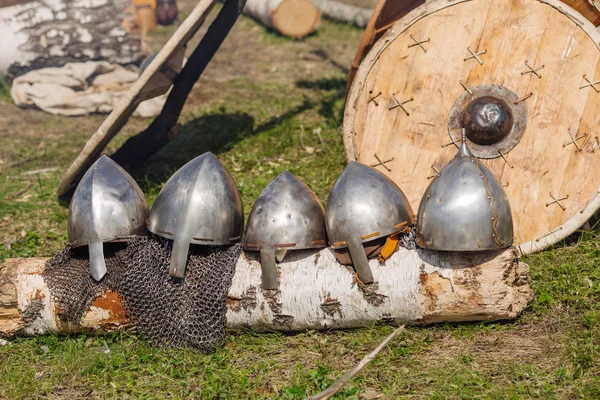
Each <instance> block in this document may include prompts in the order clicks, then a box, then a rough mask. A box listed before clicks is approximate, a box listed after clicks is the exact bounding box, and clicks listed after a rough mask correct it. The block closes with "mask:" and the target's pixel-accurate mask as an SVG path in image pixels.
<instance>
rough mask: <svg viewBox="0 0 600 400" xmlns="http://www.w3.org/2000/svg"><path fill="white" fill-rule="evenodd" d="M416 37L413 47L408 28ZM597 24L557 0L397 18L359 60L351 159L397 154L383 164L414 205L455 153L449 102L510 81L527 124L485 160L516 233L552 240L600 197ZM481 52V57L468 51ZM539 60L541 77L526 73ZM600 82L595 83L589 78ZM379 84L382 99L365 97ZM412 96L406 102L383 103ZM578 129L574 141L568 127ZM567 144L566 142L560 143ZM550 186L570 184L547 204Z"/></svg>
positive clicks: (524, 243)
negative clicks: (510, 144) (509, 145)
mask: <svg viewBox="0 0 600 400" xmlns="http://www.w3.org/2000/svg"><path fill="white" fill-rule="evenodd" d="M411 36H412V38H414V39H416V40H419V41H420V40H427V39H429V42H428V43H424V44H423V45H424V46H425V48H426V50H427V51H426V52H425V51H423V50H422V49H421V48H420V47H419V46H412V47H409V46H410V45H411V44H414V43H415V40H413V39H412V38H411ZM599 46H600V35H599V34H598V31H597V30H596V28H595V27H594V26H593V25H592V24H591V23H590V22H589V21H587V20H586V19H585V18H583V17H582V16H581V15H580V14H578V13H577V12H576V11H574V10H572V9H571V8H569V7H568V6H566V5H565V4H564V3H562V2H560V1H558V0H454V1H439V0H435V1H432V2H428V3H427V4H425V5H423V6H421V7H419V8H417V9H415V10H413V11H412V12H411V13H409V14H408V15H406V16H405V17H404V18H402V19H400V20H399V21H398V22H397V23H396V24H395V25H394V26H393V27H392V28H390V29H389V30H388V32H387V33H386V34H385V35H384V36H383V37H382V38H381V39H380V41H378V42H377V44H376V45H375V46H374V47H373V49H372V51H371V52H370V53H369V54H368V56H367V57H366V58H365V60H364V61H363V63H362V64H361V67H360V68H359V70H358V73H357V76H356V79H355V82H354V84H353V86H352V89H351V92H350V94H349V97H348V102H347V105H346V112H345V118H344V143H345V148H346V155H347V158H348V159H349V160H357V161H360V162H363V163H365V164H368V165H374V164H376V163H377V161H376V159H375V154H377V155H378V156H379V157H380V158H385V159H390V158H394V161H393V162H391V163H388V164H387V165H388V166H389V167H390V168H391V169H392V171H391V173H390V172H388V171H386V170H382V172H384V173H386V174H388V176H390V177H391V178H392V179H393V180H394V181H395V182H396V183H398V185H399V186H400V187H401V188H402V189H403V190H404V192H405V193H406V195H407V196H408V198H409V200H410V202H411V205H412V207H413V208H414V209H415V210H416V209H418V206H419V202H420V200H421V196H422V194H423V193H424V191H425V189H426V188H427V186H428V184H429V180H428V179H427V177H428V176H431V175H432V173H434V170H433V168H432V166H433V167H435V168H436V169H438V170H439V169H440V168H442V167H443V166H444V165H445V164H446V163H447V162H448V161H449V160H450V159H451V158H452V157H453V155H454V154H455V152H456V147H455V146H454V145H449V146H446V147H442V146H443V145H444V144H447V143H450V142H451V139H450V136H449V133H448V128H447V125H448V114H449V111H450V109H451V107H452V105H453V104H454V102H455V101H456V99H457V98H458V97H459V96H460V95H461V94H462V93H464V89H463V87H462V86H461V85H460V83H459V80H460V81H462V82H464V83H465V84H466V85H467V87H472V86H479V85H484V84H497V85H502V86H505V87H506V88H508V89H510V90H512V91H513V92H515V93H516V94H517V95H519V96H525V95H527V94H529V93H532V94H533V95H532V96H531V97H530V98H529V99H528V100H525V105H526V107H527V112H528V122H527V128H526V131H525V134H524V136H523V138H522V139H521V141H520V143H519V144H518V145H517V146H516V147H515V148H513V149H512V150H511V151H510V152H509V153H508V155H507V158H508V160H509V162H510V163H511V165H512V166H513V168H511V167H510V166H508V164H507V163H506V162H505V161H504V160H503V159H502V158H496V159H491V160H483V161H484V163H485V164H486V166H488V167H489V168H490V169H491V171H492V172H493V173H494V174H495V176H496V177H497V178H498V180H499V181H500V182H501V184H503V185H505V184H508V186H507V187H505V190H506V193H507V195H508V198H509V200H510V202H511V207H512V212H513V219H514V222H515V235H516V243H517V244H519V245H520V249H521V251H522V252H525V253H529V252H533V251H537V250H540V249H542V248H545V247H546V246H548V245H550V244H553V243H556V242H557V241H558V240H561V239H562V238H564V237H566V236H567V235H569V234H570V233H572V232H573V231H574V230H576V229H577V228H579V227H580V226H581V225H582V224H583V223H585V221H586V220H587V219H588V218H589V217H590V216H591V215H592V214H593V212H594V211H596V210H597V209H598V203H599V201H598V200H597V199H596V196H597V193H598V190H599V189H598V188H599V187H600V175H598V174H593V173H592V171H594V170H597V169H598V168H600V150H599V151H595V152H594V151H593V148H594V146H595V145H596V139H595V138H596V137H597V136H599V135H600V130H599V129H598V126H600V125H599V122H600V121H598V118H600V112H598V110H600V108H599V106H600V103H599V102H600V93H597V92H596V91H595V90H594V89H593V88H591V87H587V88H583V89H580V87H581V86H583V85H584V84H586V82H585V80H584V78H583V76H584V75H586V76H587V77H588V78H589V79H590V80H592V81H596V80H600V65H599V60H600V50H599ZM467 47H468V48H470V49H471V50H472V51H473V52H484V51H485V54H481V55H480V56H479V57H480V59H481V61H482V62H483V64H480V63H479V62H477V60H475V59H474V58H471V59H469V60H467V61H464V60H465V58H467V57H469V55H470V54H469V53H468V51H467ZM526 61H527V62H528V64H529V65H532V66H535V67H539V66H542V65H543V66H544V68H543V69H541V70H539V71H538V72H539V74H540V75H541V78H538V77H537V76H535V75H534V74H531V73H529V74H523V73H522V72H524V71H527V70H528V68H527V67H526V65H525V62H526ZM596 86H597V87H598V89H600V84H598V85H596ZM379 93H381V94H380V95H379V96H378V97H377V99H376V100H377V102H375V101H369V99H370V98H371V97H372V96H374V95H376V94H379ZM392 95H394V96H395V97H396V98H397V99H398V100H400V101H406V100H408V99H410V98H413V101H411V102H409V103H406V104H405V105H404V107H405V108H406V110H407V112H408V113H409V114H410V115H406V113H405V112H404V111H402V109H401V108H400V107H396V108H393V109H390V107H391V106H393V105H394V104H396V100H394V98H393V96H392ZM568 132H571V133H572V134H573V135H574V136H577V135H580V136H581V135H583V134H585V135H586V136H585V137H582V138H581V139H579V140H578V141H577V143H578V145H579V146H580V148H581V150H582V151H579V150H578V149H577V148H576V146H575V145H573V144H571V145H567V143H569V142H570V138H569V134H568ZM565 145H566V147H565ZM550 193H552V195H553V196H555V197H565V196H567V195H568V196H569V197H568V199H565V200H563V201H561V204H562V205H563V206H564V207H565V208H566V210H564V211H563V210H562V208H561V207H560V206H558V205H557V204H550V205H548V206H547V205H546V204H547V203H548V202H550V201H552V198H551V197H550Z"/></svg>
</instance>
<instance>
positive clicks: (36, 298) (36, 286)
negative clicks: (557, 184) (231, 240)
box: [0, 248, 533, 336]
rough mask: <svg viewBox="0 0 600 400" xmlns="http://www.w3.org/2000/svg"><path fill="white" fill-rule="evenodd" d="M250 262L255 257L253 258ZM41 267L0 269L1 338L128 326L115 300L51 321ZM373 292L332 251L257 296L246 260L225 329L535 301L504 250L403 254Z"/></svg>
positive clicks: (469, 314)
mask: <svg viewBox="0 0 600 400" xmlns="http://www.w3.org/2000/svg"><path fill="white" fill-rule="evenodd" d="M253 257H254V256H252V255H251V258H253ZM44 262H45V259H41V258H34V259H14V260H7V262H6V263H5V264H4V265H3V266H2V267H0V336H11V335H13V334H15V333H18V334H24V335H39V334H44V333H47V332H78V331H87V330H91V329H97V330H99V331H113V330H118V329H122V328H123V327H126V326H128V325H129V321H128V320H127V318H126V317H125V314H124V312H123V309H122V304H121V303H120V299H119V297H118V296H117V295H116V294H114V293H108V294H105V295H104V296H101V297H100V298H99V299H97V301H95V302H94V303H93V304H92V306H91V307H90V310H89V311H88V313H87V314H86V315H85V316H84V317H83V320H82V323H81V324H80V325H72V324H67V323H65V322H63V321H61V320H60V318H59V317H58V315H57V305H56V304H54V302H53V301H52V299H51V296H50V292H49V289H48V287H47V286H46V284H45V282H44V279H43V278H42V276H41V273H42V271H43V268H44ZM371 268H372V270H373V274H374V276H375V278H376V281H377V284H375V285H369V286H368V287H366V288H361V287H360V286H358V285H357V284H355V283H353V281H354V275H353V273H352V272H351V271H350V270H349V268H348V267H345V266H342V265H340V264H339V263H338V262H337V261H336V259H335V257H334V256H333V253H332V252H331V250H330V249H323V250H320V251H314V250H313V251H295V252H294V251H293V252H290V253H289V255H288V257H287V258H286V260H284V262H283V263H280V264H279V276H280V290H278V291H263V290H262V289H261V288H260V280H261V279H260V264H259V263H258V262H257V261H256V260H254V259H250V258H248V256H246V255H245V254H242V255H241V256H240V258H239V260H238V263H237V266H236V272H235V276H234V278H233V283H232V286H231V289H230V291H229V296H228V301H227V303H228V304H227V305H228V312H227V320H228V323H229V325H230V326H231V327H242V326H243V327H250V328H252V329H255V330H257V331H264V330H277V331H298V330H305V329H319V330H322V329H343V328H358V327H368V326H371V325H373V324H375V323H377V322H386V323H392V324H404V323H409V324H422V323H438V322H459V321H491V320H502V319H513V318H516V317H517V316H518V315H519V314H520V313H521V312H522V311H523V310H524V309H525V308H526V307H527V305H528V304H529V303H530V301H531V300H532V296H533V295H532V290H531V288H530V286H529V267H528V266H527V265H526V264H523V263H520V262H519V261H518V259H517V251H516V249H515V248H510V249H507V250H505V251H501V252H498V253H480V254H475V253H470V254H469V253H462V254H461V253H444V252H433V251H423V250H405V249H400V251H399V252H397V253H395V254H394V255H392V257H391V258H390V259H389V260H388V261H387V262H386V263H385V264H384V265H379V263H378V262H377V261H372V262H371Z"/></svg>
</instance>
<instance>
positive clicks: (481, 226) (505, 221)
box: [417, 129, 513, 251]
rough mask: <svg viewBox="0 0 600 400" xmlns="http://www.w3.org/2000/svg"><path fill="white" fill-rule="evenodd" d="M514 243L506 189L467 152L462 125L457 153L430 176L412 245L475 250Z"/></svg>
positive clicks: (501, 246)
mask: <svg viewBox="0 0 600 400" xmlns="http://www.w3.org/2000/svg"><path fill="white" fill-rule="evenodd" d="M512 243H513V220H512V215H511V212H510V204H509V202H508V198H507V197H506V193H504V190H503V189H502V187H501V186H500V183H499V182H498V180H496V178H495V177H494V175H493V174H492V173H491V172H490V171H489V170H488V169H487V168H486V167H485V166H484V165H483V164H482V163H481V162H480V161H479V160H478V159H477V157H475V156H473V154H472V153H471V151H470V150H469V148H468V146H467V142H466V132H465V130H464V129H463V133H462V144H461V146H460V148H459V150H458V153H456V156H455V157H454V159H453V160H452V161H450V163H448V165H446V166H445V167H444V168H443V169H442V170H441V171H440V172H439V174H437V175H436V177H435V178H434V179H433V180H432V182H431V183H430V184H429V187H428V188H427V190H426V191H425V194H424V195H423V198H422V199H421V204H420V205H419V213H418V216H417V244H418V245H419V246H420V247H422V248H425V249H433V250H447V251H479V250H494V249H502V248H506V247H509V246H511V245H512Z"/></svg>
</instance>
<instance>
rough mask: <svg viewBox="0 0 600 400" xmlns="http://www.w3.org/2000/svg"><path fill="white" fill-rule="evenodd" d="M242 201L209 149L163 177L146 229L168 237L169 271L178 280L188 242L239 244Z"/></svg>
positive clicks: (184, 262)
mask: <svg viewBox="0 0 600 400" xmlns="http://www.w3.org/2000/svg"><path fill="white" fill-rule="evenodd" d="M243 229H244V212H243V209H242V200H241V198H240V194H239V192H238V190H237V187H236V185H235V182H234V181H233V178H232V177H231V175H230V174H229V172H227V169H225V167H224V166H223V164H221V163H220V162H219V160H217V158H216V157H215V156H214V155H213V154H212V153H210V152H208V153H204V154H202V155H201V156H198V157H196V158H194V159H193V160H191V161H190V162H188V163H187V164H185V165H184V166H183V167H181V168H180V169H179V170H178V171H177V172H175V174H174V175H173V176H172V177H171V178H169V180H168V181H167V183H165V186H164V187H163V188H162V190H161V191H160V193H159V194H158V197H156V200H155V201H154V204H153V205H152V209H151V210H150V218H149V222H148V230H149V231H150V232H152V233H154V234H156V235H159V236H162V237H164V238H167V239H172V240H173V241H174V243H173V252H172V255H171V266H170V267H169V274H170V275H171V276H175V277H178V278H183V276H184V273H185V268H186V265H187V255H188V250H189V247H190V244H191V243H194V244H201V245H210V246H220V245H229V244H233V243H236V242H239V241H240V239H241V235H242V231H243Z"/></svg>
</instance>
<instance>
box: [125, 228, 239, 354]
mask: <svg viewBox="0 0 600 400" xmlns="http://www.w3.org/2000/svg"><path fill="white" fill-rule="evenodd" d="M140 240H142V241H143V242H144V243H143V244H142V246H141V247H140V250H139V251H138V252H136V253H135V254H134V256H133V258H132V259H131V262H130V264H129V265H128V266H127V270H126V271H125V274H124V276H123V283H122V284H121V286H120V288H119V293H120V294H121V295H122V296H123V299H124V303H125V307H126V311H127V312H128V313H129V314H130V315H131V317H132V319H133V321H134V323H135V325H136V327H137V328H138V329H139V330H140V331H141V332H143V333H144V334H146V335H147V336H148V337H149V338H150V339H152V340H153V341H154V342H155V343H157V344H160V345H168V346H173V347H192V348H196V349H199V350H200V351H203V352H213V351H214V350H215V348H216V347H217V346H219V345H221V344H222V343H223V342H224V340H225V325H226V323H227V320H226V316H225V314H226V312H227V293H228V291H229V287H230V286H231V282H232V279H233V274H234V272H235V264H236V262H237V259H238V257H239V255H240V253H241V251H242V244H241V243H240V244H235V245H231V246H193V245H192V246H190V256H189V260H188V265H187V268H186V275H185V277H184V278H183V279H178V278H173V277H171V276H170V275H169V274H168V269H169V264H170V259H171V250H172V242H171V241H169V240H167V239H163V238H161V237H158V236H153V237H151V238H142V239H140Z"/></svg>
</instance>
